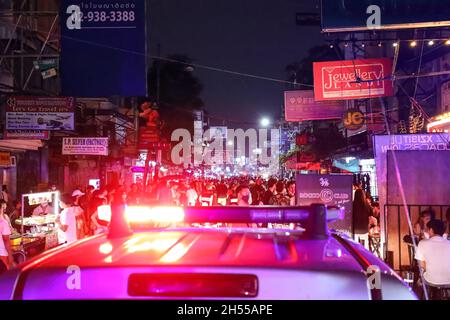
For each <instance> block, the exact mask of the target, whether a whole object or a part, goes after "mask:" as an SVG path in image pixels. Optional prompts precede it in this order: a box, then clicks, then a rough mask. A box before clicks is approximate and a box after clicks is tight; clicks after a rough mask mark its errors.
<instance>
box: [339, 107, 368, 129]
mask: <svg viewBox="0 0 450 320" xmlns="http://www.w3.org/2000/svg"><path fill="white" fill-rule="evenodd" d="M343 121H344V127H345V128H346V129H348V130H358V129H361V128H362V126H363V125H364V123H365V119H364V114H363V113H362V112H361V111H359V110H358V109H351V110H348V111H347V112H346V113H345V114H344V119H343Z"/></svg>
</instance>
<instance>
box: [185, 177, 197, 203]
mask: <svg viewBox="0 0 450 320" xmlns="http://www.w3.org/2000/svg"><path fill="white" fill-rule="evenodd" d="M186 198H187V205H188V206H191V207H193V206H195V205H196V204H197V199H198V194H197V191H195V182H191V186H190V188H189V189H188V190H187V191H186Z"/></svg>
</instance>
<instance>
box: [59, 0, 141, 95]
mask: <svg viewBox="0 0 450 320" xmlns="http://www.w3.org/2000/svg"><path fill="white" fill-rule="evenodd" d="M145 4H146V1H143V0H115V1H113V0H89V1H86V0H85V1H82V0H62V1H61V13H60V17H61V86H62V94H63V95H66V96H76V97H109V96H146V95H147V61H148V59H147V50H146V40H147V39H146V34H147V32H146V5H145Z"/></svg>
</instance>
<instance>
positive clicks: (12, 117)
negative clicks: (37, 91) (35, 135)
mask: <svg viewBox="0 0 450 320" xmlns="http://www.w3.org/2000/svg"><path fill="white" fill-rule="evenodd" d="M74 112H75V99H74V98H68V97H31V96H23V97H9V98H8V99H7V103H6V129H7V130H39V131H41V130H44V131H47V130H50V131H52V130H55V131H57V130H74V129H75V115H74Z"/></svg>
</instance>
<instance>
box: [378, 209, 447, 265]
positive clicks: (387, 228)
mask: <svg viewBox="0 0 450 320" xmlns="http://www.w3.org/2000/svg"><path fill="white" fill-rule="evenodd" d="M406 208H407V212H405V206H404V205H402V204H386V205H385V206H384V212H383V215H384V221H385V223H384V234H385V248H386V253H388V252H392V253H393V254H392V255H391V256H392V260H393V261H387V262H389V263H390V264H391V266H392V267H393V269H395V270H397V271H402V270H404V269H405V268H408V267H410V266H411V263H412V261H411V260H413V259H414V256H413V255H412V254H411V250H410V247H409V245H408V243H406V242H405V241H403V238H404V236H406V235H411V234H410V230H409V226H408V219H407V215H406V214H408V215H409V217H410V219H411V223H412V226H413V227H414V224H415V223H416V222H417V220H418V218H419V214H420V212H422V211H424V210H429V209H431V210H433V211H434V213H435V215H436V216H435V218H436V219H440V220H445V213H446V210H447V209H448V208H450V204H445V205H433V204H431V205H430V204H422V205H417V204H414V205H411V204H410V205H407V206H406ZM386 256H389V254H386Z"/></svg>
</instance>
